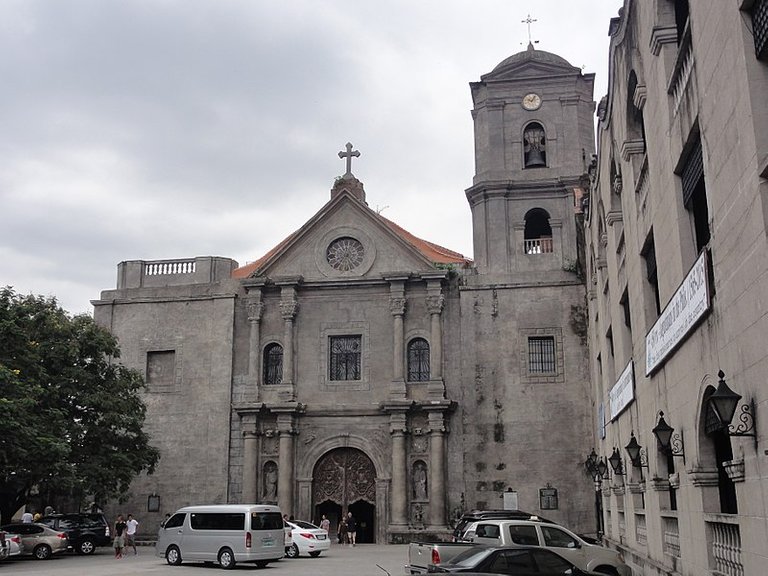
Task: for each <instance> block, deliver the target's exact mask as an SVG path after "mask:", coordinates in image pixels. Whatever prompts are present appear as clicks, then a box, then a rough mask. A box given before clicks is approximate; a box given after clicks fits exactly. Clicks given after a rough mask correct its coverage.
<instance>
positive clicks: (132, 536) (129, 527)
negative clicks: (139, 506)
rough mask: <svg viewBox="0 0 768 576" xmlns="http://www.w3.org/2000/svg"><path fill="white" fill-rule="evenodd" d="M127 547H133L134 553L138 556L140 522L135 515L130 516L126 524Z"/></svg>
mask: <svg viewBox="0 0 768 576" xmlns="http://www.w3.org/2000/svg"><path fill="white" fill-rule="evenodd" d="M125 525H126V528H125V547H126V548H128V546H133V553H134V554H138V553H139V551H138V550H136V528H138V527H139V522H138V521H137V520H136V519H135V518H134V517H133V514H128V520H127V521H126V523H125Z"/></svg>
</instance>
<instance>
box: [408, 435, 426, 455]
mask: <svg viewBox="0 0 768 576" xmlns="http://www.w3.org/2000/svg"><path fill="white" fill-rule="evenodd" d="M427 446H428V444H427V438H426V436H414V437H413V441H412V442H411V447H412V448H413V451H414V452H415V453H416V454H425V453H426V452H427Z"/></svg>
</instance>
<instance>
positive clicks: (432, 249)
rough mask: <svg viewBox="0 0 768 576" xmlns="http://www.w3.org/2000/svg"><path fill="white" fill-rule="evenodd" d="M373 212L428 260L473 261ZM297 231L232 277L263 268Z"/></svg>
mask: <svg viewBox="0 0 768 576" xmlns="http://www.w3.org/2000/svg"><path fill="white" fill-rule="evenodd" d="M371 213H372V214H373V215H374V216H375V217H376V218H378V219H379V220H381V222H382V224H384V225H385V226H386V227H387V228H389V229H390V230H391V231H392V232H394V233H395V234H396V235H398V236H399V237H400V238H402V239H403V240H405V241H406V242H407V243H408V244H410V245H411V246H413V247H414V248H415V249H416V250H418V251H419V252H420V253H421V254H422V255H423V256H424V257H425V258H426V259H427V260H429V261H430V262H432V263H433V264H456V265H458V266H466V265H469V264H471V263H472V260H471V259H469V258H466V257H465V256H463V255H462V254H459V253H458V252H454V251H453V250H449V249H448V248H443V247H442V246H439V245H437V244H434V243H432V242H428V241H426V240H422V239H421V238H418V237H416V236H414V235H413V234H411V233H410V232H408V231H407V230H405V229H404V228H401V227H400V226H398V225H397V224H395V223H394V222H392V221H391V220H388V219H386V218H384V216H382V215H381V214H378V213H376V212H373V211H371ZM297 232H298V231H297ZM297 232H293V233H291V234H290V235H289V236H288V237H287V238H285V239H284V240H283V241H282V242H280V243H279V244H278V245H277V246H275V247H274V248H272V249H271V250H270V251H269V252H267V253H266V254H264V256H262V257H261V258H259V259H258V260H255V261H253V262H249V263H248V264H246V265H245V266H241V267H240V268H237V269H235V270H233V271H232V278H248V277H249V276H250V275H251V274H253V273H254V272H256V271H257V270H258V269H259V268H261V266H262V265H263V264H265V263H266V262H267V260H269V259H270V258H271V257H272V256H273V255H274V254H276V253H277V252H278V251H279V250H280V249H281V248H283V247H284V246H285V245H286V244H288V243H289V242H290V241H291V239H293V237H294V236H296V233H297Z"/></svg>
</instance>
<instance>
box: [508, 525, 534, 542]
mask: <svg viewBox="0 0 768 576" xmlns="http://www.w3.org/2000/svg"><path fill="white" fill-rule="evenodd" d="M509 537H510V538H511V540H512V542H514V543H515V544H523V545H524V546H538V545H539V537H538V536H537V535H536V526H515V525H514V524H511V525H510V526H509Z"/></svg>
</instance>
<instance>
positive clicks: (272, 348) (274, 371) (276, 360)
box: [264, 343, 283, 384]
mask: <svg viewBox="0 0 768 576" xmlns="http://www.w3.org/2000/svg"><path fill="white" fill-rule="evenodd" d="M282 381H283V347H282V346H280V344H274V343H273V344H270V345H268V346H267V347H266V348H264V384H280V383H282Z"/></svg>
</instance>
